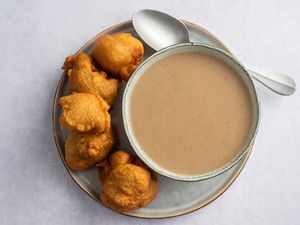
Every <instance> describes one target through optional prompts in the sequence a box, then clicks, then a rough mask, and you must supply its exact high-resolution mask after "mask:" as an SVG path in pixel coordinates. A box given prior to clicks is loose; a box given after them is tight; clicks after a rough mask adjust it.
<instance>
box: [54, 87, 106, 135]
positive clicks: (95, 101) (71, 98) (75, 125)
mask: <svg viewBox="0 0 300 225" xmlns="http://www.w3.org/2000/svg"><path fill="white" fill-rule="evenodd" d="M59 104H60V105H62V108H63V110H62V113H61V115H60V118H59V120H60V123H61V125H62V126H64V127H65V128H67V129H68V130H71V131H72V130H75V131H79V132H87V131H90V130H93V129H95V130H96V131H97V132H100V133H101V132H104V131H105V130H107V129H108V128H109V127H110V115H109V113H108V109H109V106H108V105H107V103H106V102H105V101H104V100H103V99H102V98H101V97H99V96H97V95H94V94H91V93H73V94H72V95H68V96H64V97H61V98H60V99H59Z"/></svg>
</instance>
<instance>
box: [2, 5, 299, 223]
mask: <svg viewBox="0 0 300 225" xmlns="http://www.w3.org/2000/svg"><path fill="white" fill-rule="evenodd" d="M141 8H153V9H159V10H162V11H166V12H168V13H170V14H172V15H174V16H176V17H178V18H182V19H185V20H188V21H191V22H193V23H196V24H199V25H200V26H203V27H204V28H207V29H208V30H210V31H211V32H213V33H215V34H216V35H217V36H218V37H219V38H220V39H221V40H223V41H224V43H225V44H227V46H229V48H230V49H231V50H232V51H233V52H234V53H235V54H236V56H237V57H238V58H239V59H240V60H241V61H242V62H244V63H248V64H251V65H255V66H259V67H263V68H266V69H269V70H273V71H284V72H285V73H287V74H292V75H293V76H294V78H295V79H296V80H298V81H299V80H300V72H299V71H300V29H299V28H300V3H299V1H296V0H294V1H283V0H282V1H279V0H276V1H275V0H265V1H258V0H255V1H237V0H229V1H170V0H157V1H115V0H109V1H99V0H95V1H3V0H1V2H0V44H1V51H0V52H1V57H0V109H1V111H0V112H1V114H0V124H1V125H0V126H1V129H0V153H1V155H0V224H1V225H10V224H11V225H17V224H23V225H25V224H26V225H27V224H74V225H77V224H78V225H83V224H84V225H86V224H122V225H123V224H124V225H126V224H142V225H143V224H144V225H146V224H180V225H183V224H202V225H204V224H210V225H213V224H272V225H275V224H289V225H292V224H295V225H296V224H299V222H300V214H299V210H300V187H299V186H300V181H299V179H300V178H299V177H300V147H299V146H300V91H298V92H296V94H295V95H293V96H291V97H281V96H278V95H276V94H273V93H272V92H270V91H268V90H266V89H264V88H263V87H262V86H261V85H257V89H258V94H259V96H260V97H261V104H262V118H261V126H260V130H259V133H258V136H257V141H256V144H255V147H254V151H253V153H252V155H251V157H250V160H249V162H248V164H247V165H246V167H245V169H244V171H243V172H242V173H241V175H240V176H239V178H238V179H237V180H236V182H235V183H234V184H233V185H232V186H231V187H230V188H229V190H228V191H227V192H226V193H225V194H224V195H222V196H221V197H220V198H219V199H217V200H216V201H215V202H213V203H212V204H210V205H208V206H207V207H205V208H204V209H201V210H199V211H196V212H194V213H192V214H189V215H185V216H182V217H178V218H173V219H164V220H141V219H134V218H128V217H125V216H122V215H118V214H116V213H114V212H111V211H110V210H108V209H106V208H104V207H101V206H99V205H98V204H97V203H96V202H94V201H93V200H92V199H90V198H89V197H88V196H87V195H86V194H85V193H83V192H82V191H81V190H80V189H79V188H78V187H77V186H76V185H75V184H74V183H73V181H72V180H71V179H70V178H69V176H68V174H67V172H66V170H65V169H64V167H63V164H62V162H61V161H60V158H59V156H58V153H57V151H56V148H55V145H54V141H53V138H52V130H51V129H52V127H51V108H52V105H51V104H52V99H53V95H54V91H55V87H56V84H57V81H58V79H59V77H60V73H61V70H60V67H61V65H62V63H63V61H64V59H65V57H66V56H67V55H69V54H72V53H74V52H75V51H76V50H77V49H78V48H79V47H80V46H81V45H82V44H83V43H85V42H86V41H87V40H89V39H90V38H91V37H93V36H94V35H95V34H97V33H99V32H100V31H101V30H103V29H105V28H107V27H109V26H111V25H113V24H115V23H119V22H122V21H124V20H128V19H130V18H131V14H132V13H133V12H134V11H135V10H137V9H141Z"/></svg>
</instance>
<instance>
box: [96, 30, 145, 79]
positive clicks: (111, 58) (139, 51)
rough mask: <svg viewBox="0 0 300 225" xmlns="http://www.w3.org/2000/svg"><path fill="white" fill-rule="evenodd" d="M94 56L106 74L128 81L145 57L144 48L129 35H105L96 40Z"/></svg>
mask: <svg viewBox="0 0 300 225" xmlns="http://www.w3.org/2000/svg"><path fill="white" fill-rule="evenodd" d="M92 55H93V58H94V59H95V60H96V62H97V63H98V64H99V65H100V66H101V67H102V68H103V69H104V70H105V71H106V72H108V73H110V74H112V75H114V76H116V77H120V78H121V79H123V80H128V79H129V78H130V76H131V74H132V73H133V71H134V70H135V68H136V67H137V66H138V65H139V64H140V62H141V60H142V58H143V56H144V46H143V44H142V43H141V42H140V41H139V40H138V39H136V38H134V37H133V36H131V34H129V33H117V34H113V35H103V36H101V37H100V38H99V39H98V40H96V42H95V44H94V46H93V53H92Z"/></svg>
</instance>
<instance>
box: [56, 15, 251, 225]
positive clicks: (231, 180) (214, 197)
mask: <svg viewBox="0 0 300 225" xmlns="http://www.w3.org/2000/svg"><path fill="white" fill-rule="evenodd" d="M181 21H182V22H184V23H186V24H188V25H190V26H191V27H193V28H195V29H196V30H201V31H203V32H204V33H206V34H208V35H209V36H212V37H213V38H215V39H216V40H218V41H219V43H220V44H221V45H222V47H223V48H224V49H226V51H227V52H228V53H229V54H230V55H232V56H233V57H235V56H234V55H233V53H232V52H231V51H230V50H229V49H228V47H227V46H226V45H225V44H224V43H223V42H222V41H220V40H219V39H218V38H217V37H216V36H215V35H214V34H213V33H211V32H210V31H208V30H206V29H205V28H203V27H201V26H199V25H197V24H194V23H192V22H189V21H186V20H181ZM131 22H132V21H131V20H126V21H124V22H121V23H117V24H114V25H112V26H110V27H108V28H106V29H104V30H102V31H101V32H99V33H97V34H96V35H94V36H93V37H92V38H90V39H89V40H88V41H87V42H86V43H85V44H83V45H82V46H81V47H80V48H79V50H78V51H76V53H75V54H78V53H79V52H80V51H81V49H82V48H84V47H85V46H86V45H87V44H89V42H90V41H91V40H92V39H94V38H95V37H96V36H98V35H100V34H102V33H104V32H107V31H109V30H113V29H115V28H116V27H119V26H122V25H125V24H128V23H131ZM64 73H65V71H63V72H62V73H61V75H60V78H59V80H58V83H57V86H56V89H55V94H54V97H53V103H52V112H51V122H52V135H53V138H54V142H55V146H56V150H57V151H58V154H59V156H60V158H61V161H62V162H63V165H64V167H65V169H66V170H67V172H68V174H69V176H70V177H71V179H72V180H73V181H74V182H75V183H76V184H77V186H78V187H79V188H80V189H81V190H82V191H83V192H84V193H85V194H87V195H88V196H89V197H90V198H92V199H93V200H94V201H96V202H97V203H98V204H101V205H102V206H104V207H105V208H107V209H109V208H108V207H107V206H105V205H104V204H103V203H102V202H101V201H100V200H99V199H97V198H95V197H94V196H92V195H90V193H88V192H87V191H86V190H85V189H84V187H83V186H82V185H81V184H80V183H79V182H78V181H77V180H76V179H75V178H74V177H73V175H72V174H71V171H70V169H69V167H68V165H67V163H66V161H65V158H64V156H63V155H62V151H60V149H61V148H60V145H59V143H58V137H57V134H56V123H55V111H56V110H57V101H56V99H57V97H58V90H59V87H60V85H61V83H62V81H63V79H64ZM252 148H253V145H252V146H251V147H250V148H249V151H248V153H247V154H246V155H245V156H244V157H245V159H244V162H243V164H242V165H241V166H240V168H239V169H238V171H237V172H236V174H235V175H234V176H233V177H232V178H231V179H230V181H229V182H228V183H227V184H226V186H225V187H224V188H223V189H222V190H221V191H220V192H219V193H217V194H216V195H214V196H212V197H211V198H209V199H208V200H206V201H205V202H204V203H202V204H199V205H197V206H196V207H193V208H191V209H188V210H185V211H182V212H179V213H174V214H166V215H164V216H153V217H151V216H149V217H147V216H137V215H132V214H130V213H127V212H119V214H121V215H125V216H128V217H133V218H139V219H167V218H174V217H179V216H183V215H186V214H189V213H192V212H195V211H197V210H199V209H201V208H204V207H205V206H207V205H209V204H210V203H212V202H213V201H215V200H216V199H218V198H219V197H220V196H221V195H223V193H224V192H226V191H227V189H228V188H229V187H230V186H231V185H232V184H233V183H234V181H235V180H236V179H237V178H238V177H239V175H240V174H241V172H242V171H243V169H244V167H245V165H246V164H247V162H248V160H249V157H250V155H251V152H252Z"/></svg>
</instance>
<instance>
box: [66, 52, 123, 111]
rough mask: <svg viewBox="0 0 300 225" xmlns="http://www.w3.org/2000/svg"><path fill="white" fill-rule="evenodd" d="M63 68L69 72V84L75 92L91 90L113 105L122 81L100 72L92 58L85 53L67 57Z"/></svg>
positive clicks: (90, 91)
mask: <svg viewBox="0 0 300 225" xmlns="http://www.w3.org/2000/svg"><path fill="white" fill-rule="evenodd" d="M63 69H65V70H67V71H68V72H67V73H68V77H69V80H68V85H69V87H70V89H71V91H73V92H89V93H93V94H96V95H98V96H100V97H102V98H103V99H104V100H105V101H106V102H107V104H108V105H110V106H112V105H113V103H114V100H115V98H116V96H117V92H118V88H119V86H120V81H119V80H117V79H113V78H108V77H107V74H106V73H105V72H103V71H101V72H99V71H98V70H97V69H96V68H95V67H94V66H93V64H92V59H91V57H90V56H89V55H87V54H85V53H79V54H78V55H71V56H68V57H67V58H66V61H65V63H64V66H63Z"/></svg>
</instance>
